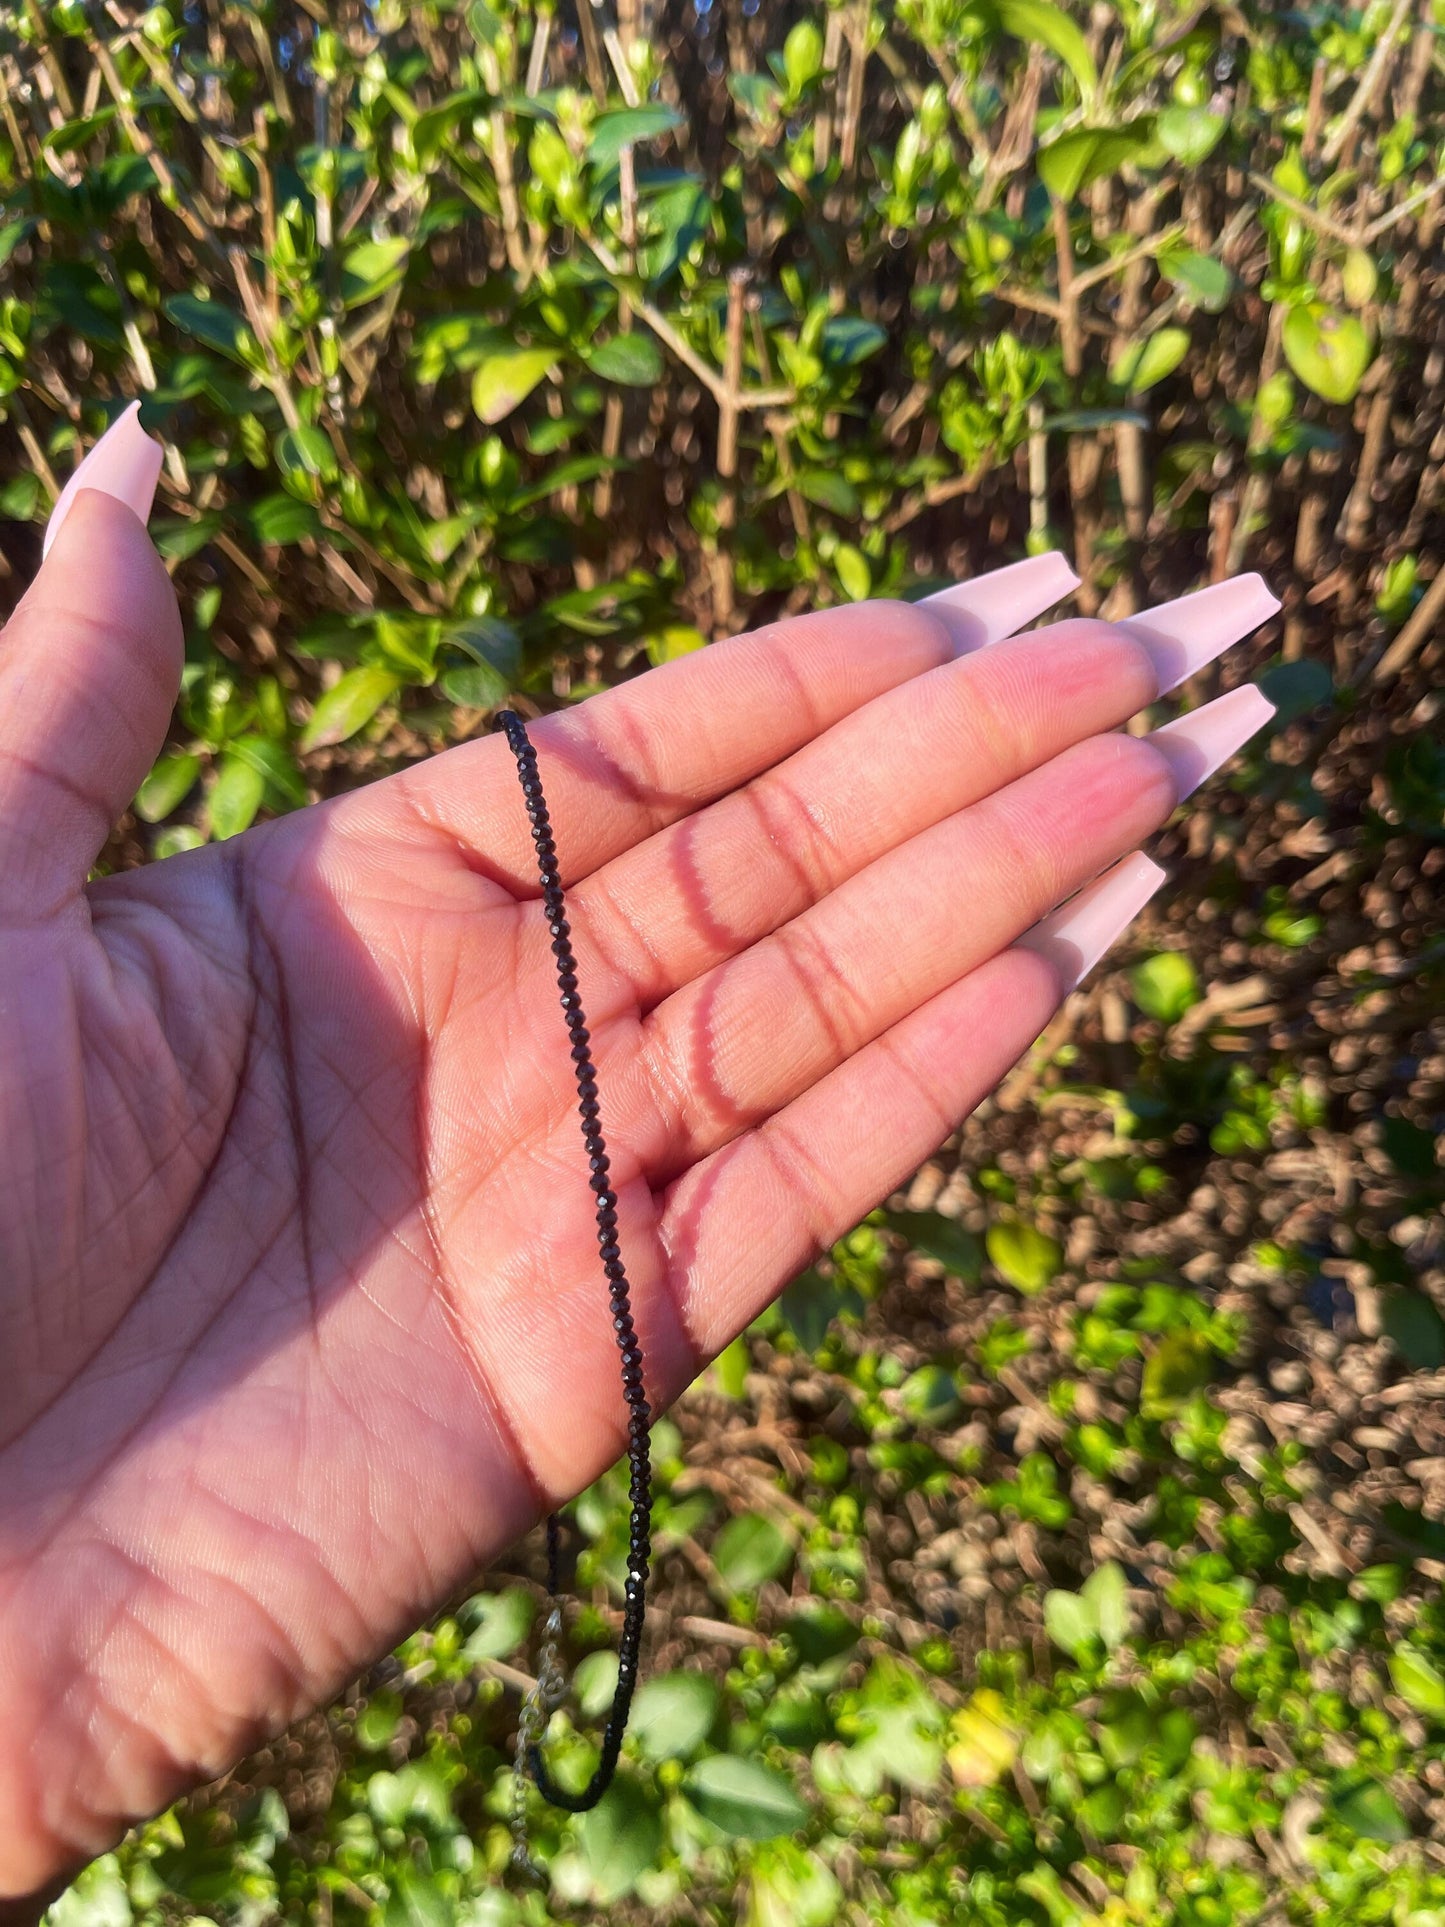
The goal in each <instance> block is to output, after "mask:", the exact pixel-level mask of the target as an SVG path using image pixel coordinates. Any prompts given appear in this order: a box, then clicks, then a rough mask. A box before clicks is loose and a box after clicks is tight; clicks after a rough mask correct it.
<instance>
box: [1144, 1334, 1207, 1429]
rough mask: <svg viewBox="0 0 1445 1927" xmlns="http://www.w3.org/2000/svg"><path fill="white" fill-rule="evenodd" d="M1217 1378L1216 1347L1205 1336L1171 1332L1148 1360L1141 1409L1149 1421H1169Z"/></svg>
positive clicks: (1145, 1366)
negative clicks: (1190, 1399) (1166, 1419)
mask: <svg viewBox="0 0 1445 1927" xmlns="http://www.w3.org/2000/svg"><path fill="white" fill-rule="evenodd" d="M1213 1376H1214V1348H1213V1347H1212V1346H1211V1344H1210V1343H1209V1340H1208V1339H1207V1338H1206V1337H1205V1335H1204V1333H1203V1332H1196V1331H1176V1332H1170V1333H1169V1334H1168V1335H1167V1336H1166V1337H1164V1338H1161V1339H1160V1341H1159V1343H1158V1344H1157V1345H1156V1346H1155V1348H1154V1350H1153V1351H1152V1352H1151V1353H1150V1354H1149V1356H1148V1358H1147V1359H1146V1360H1145V1361H1144V1375H1143V1379H1142V1381H1141V1384H1140V1399H1139V1410H1140V1412H1141V1414H1142V1415H1143V1416H1144V1417H1145V1418H1153V1419H1157V1418H1169V1417H1171V1416H1172V1415H1173V1414H1174V1413H1175V1412H1177V1411H1178V1409H1179V1407H1180V1406H1181V1405H1182V1404H1183V1403H1184V1402H1185V1400H1186V1399H1188V1398H1191V1397H1192V1396H1193V1395H1194V1393H1195V1392H1199V1391H1203V1389H1204V1387H1205V1386H1206V1385H1207V1384H1208V1383H1209V1381H1210V1380H1211V1379H1212V1378H1213Z"/></svg>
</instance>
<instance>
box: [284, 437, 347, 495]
mask: <svg viewBox="0 0 1445 1927" xmlns="http://www.w3.org/2000/svg"><path fill="white" fill-rule="evenodd" d="M275 446H276V465H277V467H278V468H279V469H280V470H281V472H282V474H283V475H298V474H300V475H319V476H320V477H321V479H322V480H323V481H326V482H334V481H335V480H336V477H337V476H338V475H339V474H340V473H341V465H340V463H339V462H338V461H337V459H336V450H335V449H334V448H333V447H332V444H331V437H330V436H329V435H328V434H327V433H326V430H325V429H324V428H287V429H283V430H282V432H281V433H280V434H279V435H278V436H277V437H276V445H275Z"/></svg>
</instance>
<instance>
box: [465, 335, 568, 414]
mask: <svg viewBox="0 0 1445 1927" xmlns="http://www.w3.org/2000/svg"><path fill="white" fill-rule="evenodd" d="M560 360H561V351H560V350H559V349H556V348H507V349H504V350H503V351H502V353H500V354H494V355H489V356H488V358H487V359H486V360H485V361H484V362H483V363H482V365H481V367H480V368H478V370H477V372H476V373H475V374H474V375H473V376H472V408H473V409H474V411H475V412H476V416H477V419H478V420H479V421H483V422H486V423H487V424H488V426H491V424H493V423H495V422H500V421H505V420H506V418H507V416H508V415H510V414H511V412H512V410H513V409H514V408H516V407H518V406H520V404H521V403H522V402H524V401H525V400H526V399H527V397H528V395H530V394H531V392H532V390H533V389H534V388H535V387H536V386H537V383H538V382H539V381H542V380H544V379H545V378H546V376H548V375H549V374H550V373H551V372H552V370H553V369H554V368H555V367H556V366H557V363H558V362H559V361H560Z"/></svg>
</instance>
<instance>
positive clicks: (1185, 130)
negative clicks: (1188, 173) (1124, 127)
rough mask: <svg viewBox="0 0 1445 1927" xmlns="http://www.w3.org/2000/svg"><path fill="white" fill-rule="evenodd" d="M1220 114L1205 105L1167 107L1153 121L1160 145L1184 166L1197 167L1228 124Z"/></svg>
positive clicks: (1217, 142)
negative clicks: (1213, 112) (1212, 111)
mask: <svg viewBox="0 0 1445 1927" xmlns="http://www.w3.org/2000/svg"><path fill="white" fill-rule="evenodd" d="M1227 124H1228V123H1227V118H1226V116H1225V115H1223V114H1212V113H1211V112H1210V111H1209V109H1208V108H1207V107H1180V106H1174V107H1166V108H1164V110H1163V111H1162V113H1160V115H1159V116H1158V118H1157V120H1156V121H1155V123H1154V128H1155V132H1156V133H1157V134H1158V136H1159V142H1160V145H1161V146H1162V147H1163V148H1165V149H1166V151H1167V152H1168V153H1170V154H1172V155H1173V156H1174V158H1175V160H1176V161H1182V162H1183V163H1184V165H1185V166H1186V167H1198V165H1199V163H1200V162H1201V161H1202V160H1206V159H1207V158H1208V157H1209V155H1211V154H1212V153H1213V152H1214V150H1215V148H1216V147H1217V146H1218V145H1219V137H1220V135H1221V134H1223V132H1224V129H1225V127H1226V125H1227Z"/></svg>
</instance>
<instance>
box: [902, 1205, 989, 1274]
mask: <svg viewBox="0 0 1445 1927" xmlns="http://www.w3.org/2000/svg"><path fill="white" fill-rule="evenodd" d="M888 1228H889V1230H890V1231H896V1232H897V1233H898V1234H899V1236H900V1237H903V1238H906V1239H907V1240H908V1242H909V1244H911V1245H912V1246H913V1249H914V1250H915V1251H921V1252H922V1253H923V1255H924V1257H926V1258H936V1259H937V1260H938V1262H939V1264H941V1265H942V1266H943V1267H944V1269H945V1270H946V1271H949V1272H951V1273H952V1274H953V1276H954V1277H955V1278H962V1279H964V1280H965V1281H966V1282H967V1283H969V1284H977V1283H978V1280H979V1277H980V1276H981V1274H982V1271H983V1247H982V1246H981V1245H980V1244H979V1241H978V1239H977V1238H976V1237H975V1236H974V1235H973V1233H972V1232H971V1231H969V1230H967V1229H966V1228H965V1227H964V1226H963V1225H961V1224H960V1223H959V1222H958V1220H957V1218H945V1217H944V1216H942V1214H941V1213H940V1212H937V1211H893V1212H890V1213H889V1216H888Z"/></svg>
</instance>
